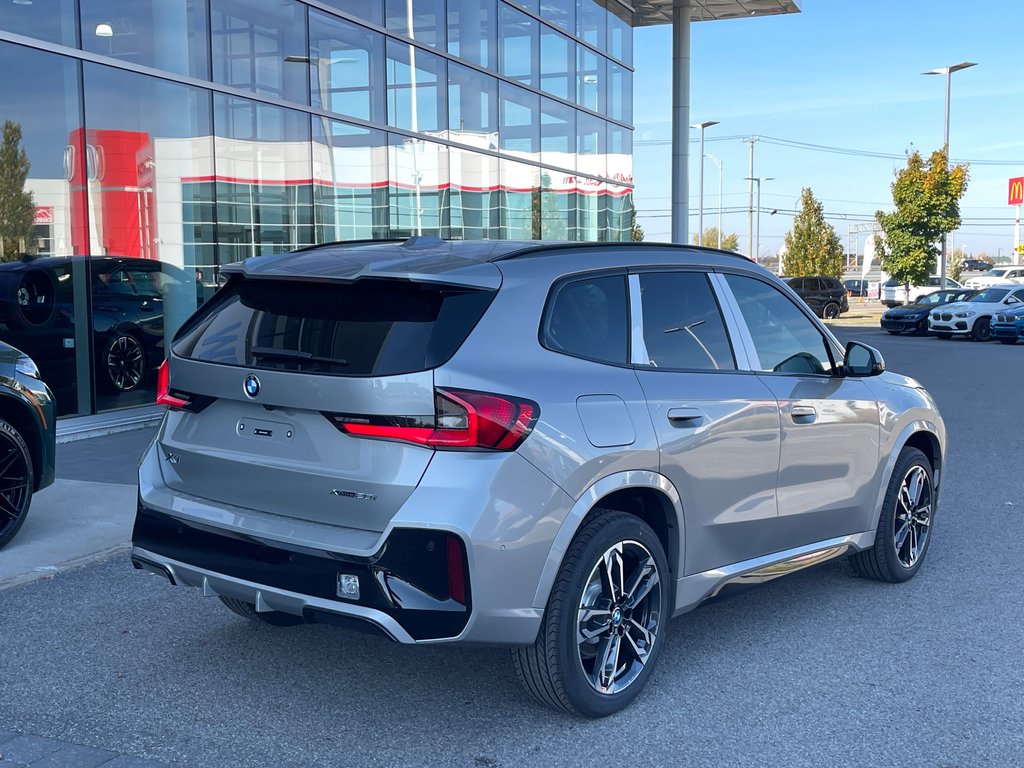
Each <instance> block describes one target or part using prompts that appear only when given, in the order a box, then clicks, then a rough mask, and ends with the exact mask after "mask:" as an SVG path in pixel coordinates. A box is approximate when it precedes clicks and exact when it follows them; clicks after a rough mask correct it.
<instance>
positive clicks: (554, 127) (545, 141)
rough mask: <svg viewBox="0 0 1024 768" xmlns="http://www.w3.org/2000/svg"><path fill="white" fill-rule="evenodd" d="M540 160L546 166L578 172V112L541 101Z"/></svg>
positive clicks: (562, 105) (561, 105) (548, 101)
mask: <svg viewBox="0 0 1024 768" xmlns="http://www.w3.org/2000/svg"><path fill="white" fill-rule="evenodd" d="M540 159H541V162H542V163H544V165H552V166H555V167H556V168H568V169H569V170H576V110H575V109H573V108H572V107H570V106H568V105H566V104H562V103H561V102H557V101H553V100H551V99H541V114H540Z"/></svg>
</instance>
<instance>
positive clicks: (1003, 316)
mask: <svg viewBox="0 0 1024 768" xmlns="http://www.w3.org/2000/svg"><path fill="white" fill-rule="evenodd" d="M991 328H992V338H993V339H996V340H997V341H1000V342H1002V343H1003V344H1016V343H1017V342H1018V341H1020V340H1021V339H1024V307H1017V308H1016V309H1010V310H1007V311H1006V312H1000V313H998V314H996V315H993V317H992V325H991Z"/></svg>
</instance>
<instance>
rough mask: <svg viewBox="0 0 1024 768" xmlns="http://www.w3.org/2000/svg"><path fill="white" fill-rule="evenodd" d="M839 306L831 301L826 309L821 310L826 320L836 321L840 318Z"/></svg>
mask: <svg viewBox="0 0 1024 768" xmlns="http://www.w3.org/2000/svg"><path fill="white" fill-rule="evenodd" d="M839 312H840V309H839V305H838V304H836V303H835V302H834V301H830V302H829V303H828V304H826V305H825V306H824V307H822V308H821V316H822V318H823V319H825V320H835V319H836V318H837V317H839Z"/></svg>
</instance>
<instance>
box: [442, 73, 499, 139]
mask: <svg viewBox="0 0 1024 768" xmlns="http://www.w3.org/2000/svg"><path fill="white" fill-rule="evenodd" d="M448 124H449V125H450V126H451V130H452V139H454V140H456V141H461V142H463V143H465V144H472V145H480V146H483V147H486V148H492V147H490V146H489V144H490V137H488V136H487V135H486V134H493V133H496V132H497V130H498V80H497V78H494V77H491V76H490V75H485V74H484V73H483V72H479V71H477V70H475V69H470V68H469V67H463V66H461V65H459V64H455V63H454V62H449V64H448ZM470 134H477V135H476V136H473V135H470Z"/></svg>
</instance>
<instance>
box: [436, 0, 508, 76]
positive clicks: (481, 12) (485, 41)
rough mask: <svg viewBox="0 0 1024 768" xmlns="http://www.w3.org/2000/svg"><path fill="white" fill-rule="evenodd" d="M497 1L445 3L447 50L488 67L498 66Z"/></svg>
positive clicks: (495, 67)
mask: <svg viewBox="0 0 1024 768" xmlns="http://www.w3.org/2000/svg"><path fill="white" fill-rule="evenodd" d="M497 14H498V6H497V2H496V0H459V2H451V3H449V4H448V53H450V54H452V55H453V56H458V57H459V58H461V59H465V60H466V61H471V62H473V63H474V64H479V65H480V66H481V67H487V69H490V70H494V69H497V59H498V33H497V26H498V25H497V20H496V16H497Z"/></svg>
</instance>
